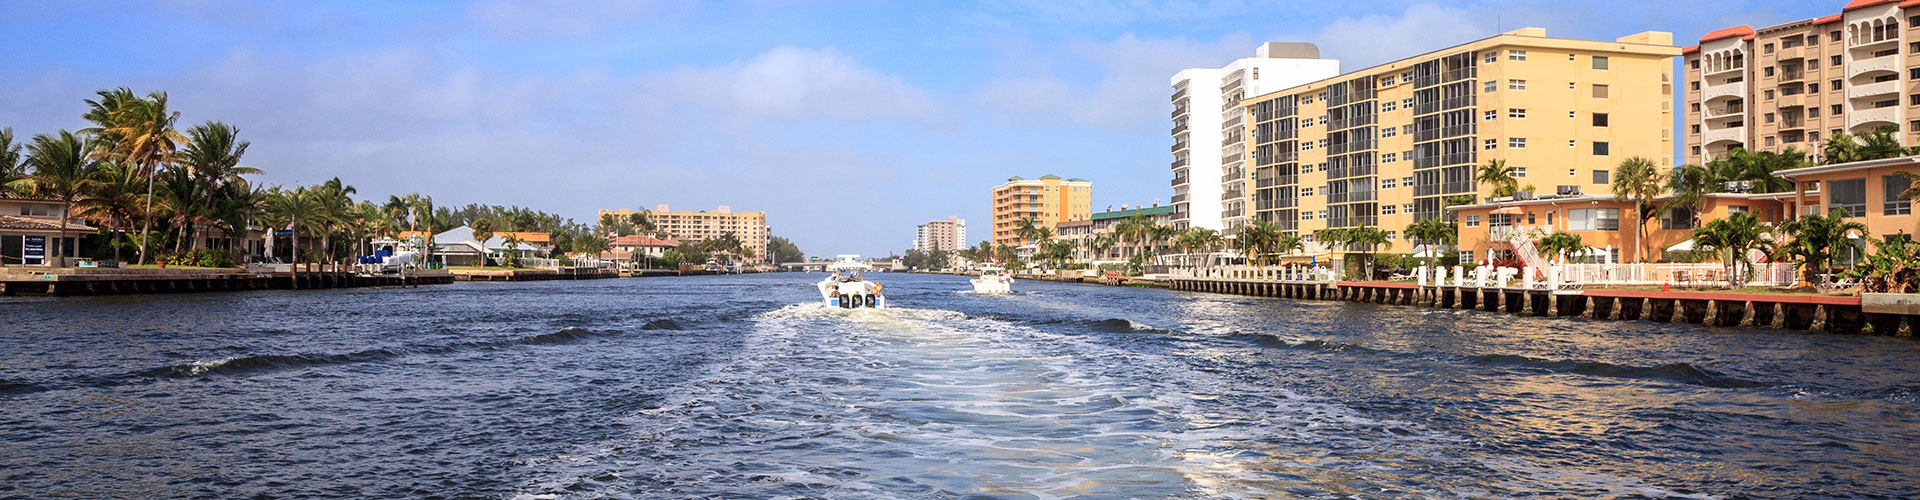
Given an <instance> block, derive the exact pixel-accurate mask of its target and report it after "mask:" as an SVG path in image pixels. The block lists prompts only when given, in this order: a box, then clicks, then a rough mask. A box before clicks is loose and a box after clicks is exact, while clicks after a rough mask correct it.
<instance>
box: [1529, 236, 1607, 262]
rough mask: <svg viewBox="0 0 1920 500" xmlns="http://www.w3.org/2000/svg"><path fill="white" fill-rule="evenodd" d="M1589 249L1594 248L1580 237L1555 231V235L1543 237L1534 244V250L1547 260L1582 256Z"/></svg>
mask: <svg viewBox="0 0 1920 500" xmlns="http://www.w3.org/2000/svg"><path fill="white" fill-rule="evenodd" d="M1589 248H1593V247H1590V246H1587V243H1586V242H1585V241H1583V240H1582V239H1581V238H1580V235H1577V234H1573V233H1569V232H1566V231H1554V232H1553V234H1549V235H1546V236H1543V237H1541V238H1540V239H1539V240H1537V241H1535V242H1534V249H1535V250H1536V251H1538V252H1539V253H1540V257H1541V258H1543V259H1547V260H1553V259H1554V258H1555V257H1570V256H1575V255H1580V254H1582V253H1586V251H1587V249H1589Z"/></svg>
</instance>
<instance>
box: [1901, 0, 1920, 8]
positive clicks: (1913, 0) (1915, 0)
mask: <svg viewBox="0 0 1920 500" xmlns="http://www.w3.org/2000/svg"><path fill="white" fill-rule="evenodd" d="M1916 5H1920V0H1907V1H1905V2H1900V8H1902V9H1905V8H1908V7H1913V6H1916Z"/></svg>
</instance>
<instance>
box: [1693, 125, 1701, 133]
mask: <svg viewBox="0 0 1920 500" xmlns="http://www.w3.org/2000/svg"><path fill="white" fill-rule="evenodd" d="M1693 133H1695V134H1698V133H1700V126H1699V125H1694V126H1693Z"/></svg>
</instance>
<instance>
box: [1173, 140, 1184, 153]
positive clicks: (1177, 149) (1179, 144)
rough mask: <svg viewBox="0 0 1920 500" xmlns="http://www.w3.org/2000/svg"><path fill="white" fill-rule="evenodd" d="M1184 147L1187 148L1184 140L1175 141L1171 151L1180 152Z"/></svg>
mask: <svg viewBox="0 0 1920 500" xmlns="http://www.w3.org/2000/svg"><path fill="white" fill-rule="evenodd" d="M1186 149H1187V142H1186V141H1181V142H1176V143H1173V150H1172V151H1173V152H1175V153H1178V152H1181V151H1185V150H1186Z"/></svg>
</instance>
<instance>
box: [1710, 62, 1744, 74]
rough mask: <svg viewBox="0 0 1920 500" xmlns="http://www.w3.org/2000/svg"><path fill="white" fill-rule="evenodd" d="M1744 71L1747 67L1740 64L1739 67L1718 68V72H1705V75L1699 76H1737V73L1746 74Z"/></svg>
mask: <svg viewBox="0 0 1920 500" xmlns="http://www.w3.org/2000/svg"><path fill="white" fill-rule="evenodd" d="M1746 71H1747V66H1746V65H1744V64H1742V65H1739V66H1728V67H1725V68H1720V70H1718V71H1707V72H1705V73H1702V75H1701V76H1720V75H1731V74H1737V73H1746Z"/></svg>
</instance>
